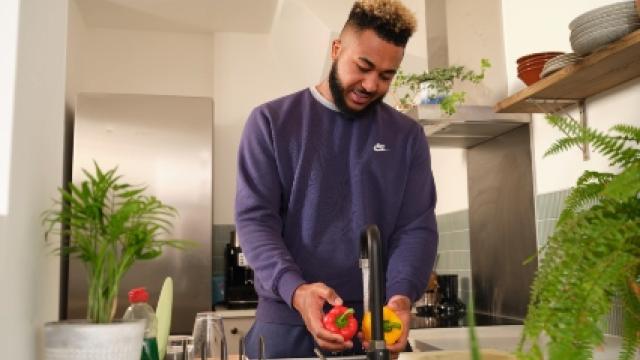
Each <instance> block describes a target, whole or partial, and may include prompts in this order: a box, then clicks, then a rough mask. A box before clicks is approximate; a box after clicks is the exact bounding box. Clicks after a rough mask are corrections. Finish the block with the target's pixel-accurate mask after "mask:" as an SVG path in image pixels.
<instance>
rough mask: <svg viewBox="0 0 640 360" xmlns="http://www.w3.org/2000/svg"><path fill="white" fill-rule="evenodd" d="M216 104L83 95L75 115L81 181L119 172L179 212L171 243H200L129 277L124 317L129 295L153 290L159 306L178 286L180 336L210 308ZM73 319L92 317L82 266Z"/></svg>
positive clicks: (73, 269) (73, 277)
mask: <svg viewBox="0 0 640 360" xmlns="http://www.w3.org/2000/svg"><path fill="white" fill-rule="evenodd" d="M212 152H213V102H212V100H211V99H208V98H198V97H179V96H157V95H121V94H80V95H78V101H77V106H76V114H75V133H74V150H73V180H74V181H79V180H80V179H81V178H82V176H83V175H82V172H81V170H80V169H82V168H86V169H92V168H93V161H94V160H95V161H96V162H97V163H98V164H99V165H100V166H101V167H102V168H113V167H115V166H117V167H118V170H119V173H120V174H121V175H123V177H124V180H126V181H127V182H130V183H139V184H142V183H144V184H147V185H148V188H147V191H148V193H150V194H153V195H155V196H157V197H158V198H159V199H160V200H162V201H163V202H166V203H167V204H170V205H172V206H174V207H176V208H177V210H178V212H179V217H178V218H177V219H176V220H175V221H174V229H173V233H172V234H169V237H171V238H180V239H189V240H193V241H196V242H197V243H198V247H197V248H195V249H191V250H187V251H178V250H175V249H166V250H165V251H164V253H163V255H162V256H161V257H159V258H157V259H153V260H151V261H139V262H137V263H136V264H135V265H134V266H133V267H132V268H131V270H130V271H129V273H128V274H127V275H126V276H125V277H124V279H123V281H122V283H121V286H120V294H119V297H118V310H117V315H116V316H117V317H120V316H122V314H123V312H124V309H125V308H126V307H127V306H128V300H127V292H128V291H129V289H131V288H134V287H139V286H145V287H147V289H148V290H149V295H150V298H149V302H150V303H151V305H152V306H155V305H156V302H157V298H158V295H159V292H160V288H161V286H162V283H163V281H164V278H165V277H167V276H171V277H172V278H173V281H174V301H173V303H174V306H173V317H172V319H173V321H172V326H171V331H172V333H191V330H192V327H193V320H194V318H195V314H196V312H198V311H203V310H210V309H211V307H212V305H211V304H212V302H211V277H212V266H211V255H212V253H211V251H212V250H211V239H212V234H211V232H212V226H211V222H212V220H211V219H212V218H213V217H212V211H213V210H212V209H213V207H212V199H213V198H212V168H213V167H212V159H213V156H212ZM69 269H70V270H69V303H68V310H69V313H68V314H69V318H84V317H85V312H86V294H87V285H86V280H85V271H84V269H83V268H82V265H81V264H80V263H79V262H77V261H73V260H72V261H71V264H70V267H69Z"/></svg>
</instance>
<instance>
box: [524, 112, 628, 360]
mask: <svg viewBox="0 0 640 360" xmlns="http://www.w3.org/2000/svg"><path fill="white" fill-rule="evenodd" d="M547 120H548V122H549V123H550V124H551V125H552V126H554V127H556V128H558V129H560V130H561V131H562V132H564V133H565V134H566V137H564V138H562V139H560V140H558V141H556V142H555V143H554V144H553V145H552V146H551V147H550V148H549V149H548V150H547V152H546V153H545V155H551V154H556V153H558V152H561V151H565V150H567V149H569V148H570V147H572V146H574V145H581V144H584V143H589V144H590V145H591V146H592V148H593V149H594V150H595V151H597V152H599V153H601V154H602V155H604V156H606V157H607V158H608V159H609V161H610V163H611V165H612V166H613V167H614V168H617V169H619V170H618V171H616V172H597V171H586V172H585V173H584V174H583V175H582V176H581V177H580V178H579V179H578V181H577V184H576V186H575V187H574V188H573V189H572V191H571V193H570V194H569V196H568V198H567V199H566V202H565V206H566V207H565V209H564V210H563V212H562V213H561V215H560V217H559V219H558V222H557V225H556V228H555V231H554V233H553V235H552V236H551V237H550V238H549V239H548V241H547V243H546V245H545V246H544V247H543V248H542V249H541V254H540V255H541V260H540V264H539V270H538V273H537V274H536V278H535V281H534V284H533V287H532V293H531V300H530V304H529V310H528V313H527V317H526V320H525V327H524V331H523V334H522V338H521V341H520V344H519V347H518V355H519V357H520V358H522V359H542V358H544V357H545V353H546V355H547V357H548V358H550V359H590V358H592V356H593V351H594V348H595V347H597V346H600V345H602V343H603V341H604V334H603V330H602V329H601V327H600V326H599V325H600V322H601V320H602V318H603V317H604V316H605V315H606V314H607V312H608V311H609V309H610V308H611V305H612V301H613V299H614V298H616V297H619V298H620V299H621V300H622V304H623V311H624V320H623V347H622V350H621V352H620V354H619V359H633V358H635V354H636V351H637V347H638V344H639V343H640V341H639V340H640V339H639V334H640V300H639V297H638V296H639V294H638V292H637V288H638V281H639V280H640V279H639V275H640V198H639V194H640V128H638V127H634V126H630V125H617V126H614V127H613V128H611V130H610V131H609V132H608V133H604V132H600V131H597V130H594V129H589V128H584V127H583V126H581V125H580V123H578V122H577V121H574V120H572V119H568V118H565V117H560V116H555V115H547ZM544 342H546V345H544V344H543V343H544ZM544 349H546V351H545V350H544Z"/></svg>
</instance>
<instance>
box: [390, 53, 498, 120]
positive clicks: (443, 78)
mask: <svg viewBox="0 0 640 360" xmlns="http://www.w3.org/2000/svg"><path fill="white" fill-rule="evenodd" d="M490 67H491V63H490V62H489V60H488V59H481V60H480V72H479V73H476V72H475V71H473V70H468V69H467V68H465V67H464V66H460V65H452V66H448V67H446V68H436V69H431V70H429V71H424V72H422V73H405V72H403V71H402V70H399V71H398V73H397V74H396V76H395V77H394V79H393V83H392V84H391V94H392V96H393V97H394V99H395V101H396V108H397V109H398V110H400V111H408V110H410V109H411V108H412V107H413V106H415V105H419V104H420V103H428V104H440V108H441V109H442V111H443V112H444V113H446V114H448V115H453V114H454V113H455V112H456V108H457V106H458V105H461V104H463V103H464V101H465V92H464V91H457V92H456V91H452V89H453V85H454V83H455V81H470V82H471V83H473V84H479V83H480V82H481V81H482V80H483V79H484V73H485V71H486V70H487V69H488V68H490ZM400 92H403V94H402V95H400V94H399V93H400ZM417 98H419V99H417Z"/></svg>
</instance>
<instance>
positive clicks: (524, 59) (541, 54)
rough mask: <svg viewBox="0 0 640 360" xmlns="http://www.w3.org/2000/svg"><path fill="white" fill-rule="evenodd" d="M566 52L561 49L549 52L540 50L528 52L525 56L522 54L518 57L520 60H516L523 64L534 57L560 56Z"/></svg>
mask: <svg viewBox="0 0 640 360" xmlns="http://www.w3.org/2000/svg"><path fill="white" fill-rule="evenodd" d="M561 54H564V53H563V52H561V51H547V52H538V53H531V54H527V55H524V56H521V57H519V58H518V60H516V62H517V63H518V65H520V64H522V63H523V62H528V61H531V60H533V59H539V58H552V57H554V56H558V55H561Z"/></svg>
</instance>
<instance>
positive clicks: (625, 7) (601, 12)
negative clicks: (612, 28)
mask: <svg viewBox="0 0 640 360" xmlns="http://www.w3.org/2000/svg"><path fill="white" fill-rule="evenodd" d="M629 11H636V8H635V4H634V1H622V2H617V3H613V4H609V5H605V6H601V7H598V8H595V9H592V10H589V11H587V12H585V13H583V14H581V15H579V16H577V17H576V18H575V19H573V20H572V21H571V22H570V23H569V29H570V30H573V29H574V28H575V27H577V26H580V25H581V24H584V23H588V22H589V21H592V20H593V19H597V18H599V17H602V16H608V15H612V14H616V13H621V12H629Z"/></svg>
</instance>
